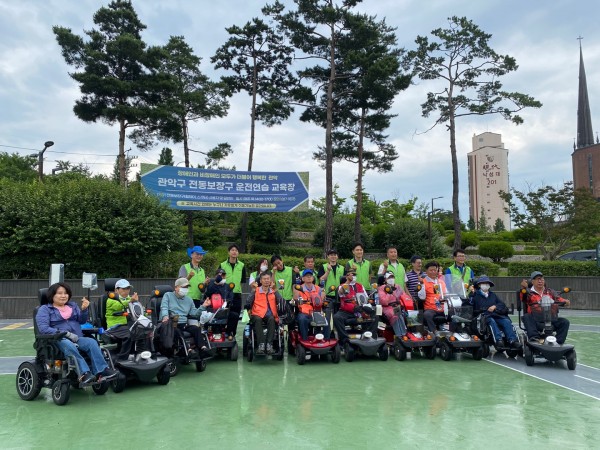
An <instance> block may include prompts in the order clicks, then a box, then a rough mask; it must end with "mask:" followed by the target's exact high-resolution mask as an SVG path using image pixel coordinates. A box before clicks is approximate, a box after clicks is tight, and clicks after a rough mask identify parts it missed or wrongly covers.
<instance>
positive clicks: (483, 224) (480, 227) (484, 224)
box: [477, 206, 490, 233]
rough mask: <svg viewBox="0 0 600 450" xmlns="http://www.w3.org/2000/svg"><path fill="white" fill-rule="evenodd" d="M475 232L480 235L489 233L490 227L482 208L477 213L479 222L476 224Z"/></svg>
mask: <svg viewBox="0 0 600 450" xmlns="http://www.w3.org/2000/svg"><path fill="white" fill-rule="evenodd" d="M477 231H480V232H481V233H487V232H488V231H490V226H489V225H488V218H487V215H486V214H485V208H484V207H483V206H482V207H481V210H480V211H479V222H478V223H477Z"/></svg>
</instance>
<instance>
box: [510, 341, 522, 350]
mask: <svg viewBox="0 0 600 450" xmlns="http://www.w3.org/2000/svg"><path fill="white" fill-rule="evenodd" d="M508 345H510V347H511V348H514V349H520V348H521V347H523V345H522V344H521V343H520V342H519V341H510V342H509V343H508Z"/></svg>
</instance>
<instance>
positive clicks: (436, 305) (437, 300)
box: [435, 298, 442, 309]
mask: <svg viewBox="0 0 600 450" xmlns="http://www.w3.org/2000/svg"><path fill="white" fill-rule="evenodd" d="M435 307H436V309H440V308H441V307H442V304H441V303H440V299H439V298H438V299H436V300H435Z"/></svg>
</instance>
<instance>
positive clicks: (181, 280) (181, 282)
mask: <svg viewBox="0 0 600 450" xmlns="http://www.w3.org/2000/svg"><path fill="white" fill-rule="evenodd" d="M189 284H190V282H189V281H188V279H187V278H185V277H182V278H177V279H176V280H175V286H176V287H177V286H188V285H189Z"/></svg>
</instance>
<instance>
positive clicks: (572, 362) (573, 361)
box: [567, 349, 577, 370]
mask: <svg viewBox="0 0 600 450" xmlns="http://www.w3.org/2000/svg"><path fill="white" fill-rule="evenodd" d="M567 367H568V368H569V370H575V367H577V353H575V349H573V350H571V351H570V352H569V353H567Z"/></svg>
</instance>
